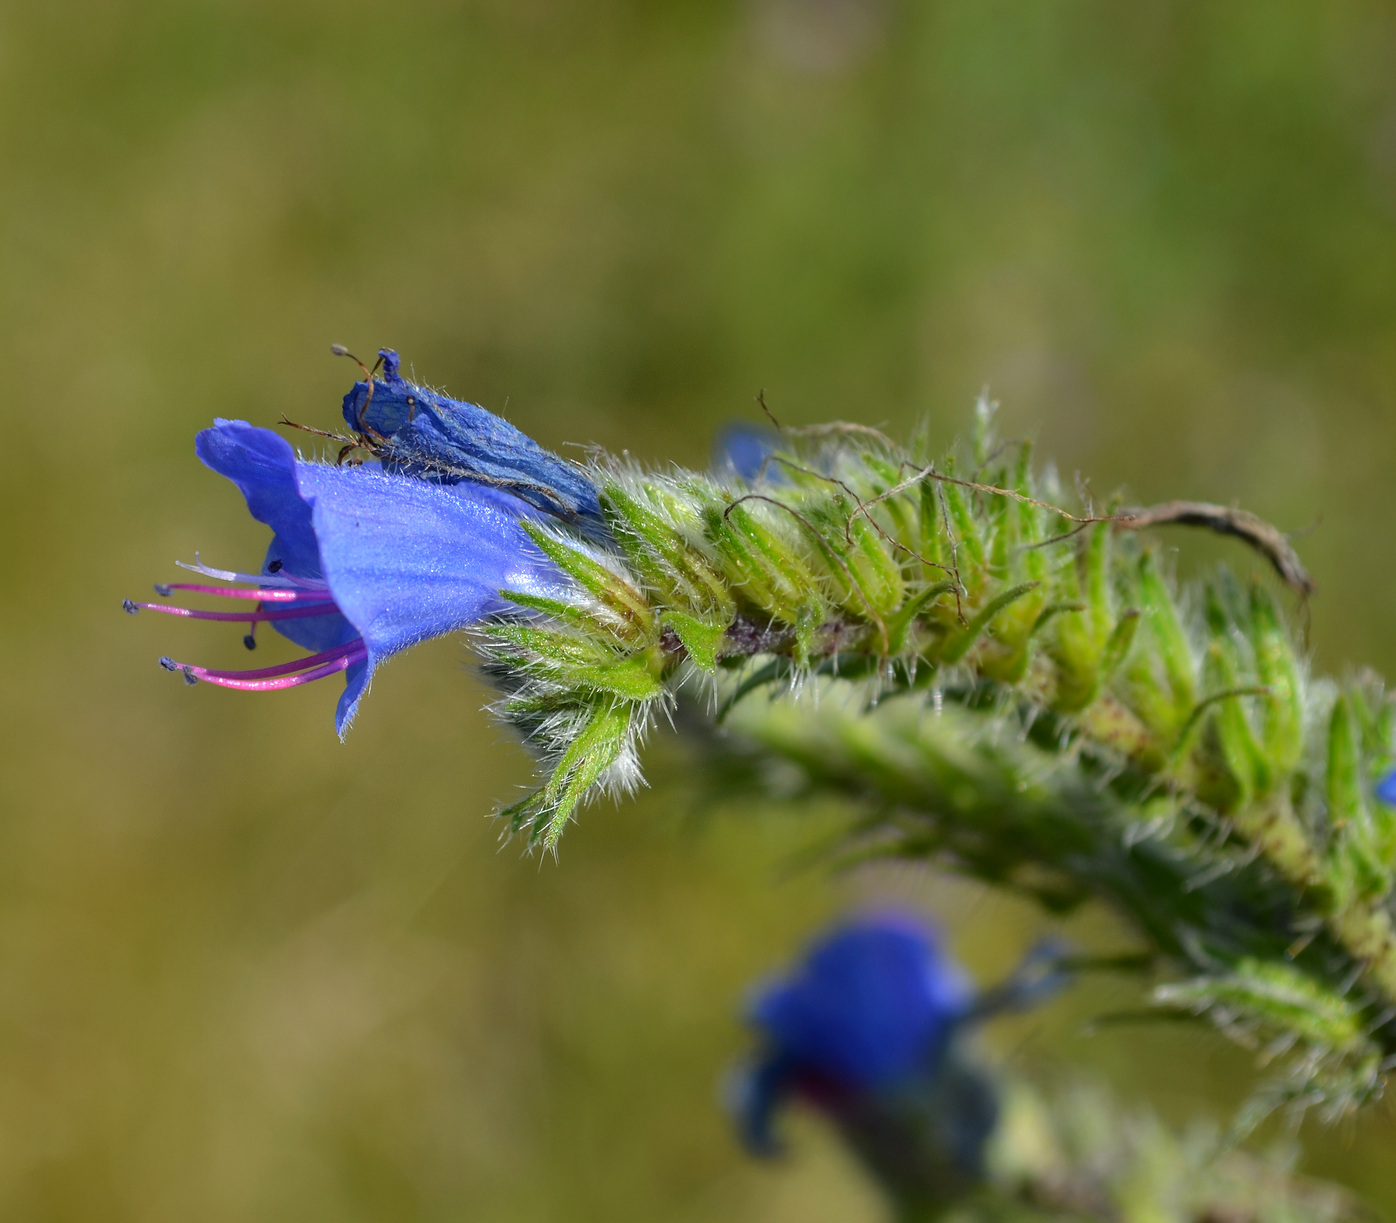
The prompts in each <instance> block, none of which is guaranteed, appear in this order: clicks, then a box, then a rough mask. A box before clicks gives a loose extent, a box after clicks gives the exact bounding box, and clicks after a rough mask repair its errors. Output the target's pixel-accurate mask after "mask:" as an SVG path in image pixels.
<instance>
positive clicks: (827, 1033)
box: [752, 916, 973, 1087]
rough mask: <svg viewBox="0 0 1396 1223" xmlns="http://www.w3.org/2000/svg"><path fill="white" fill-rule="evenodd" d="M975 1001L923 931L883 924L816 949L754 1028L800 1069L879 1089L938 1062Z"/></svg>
mask: <svg viewBox="0 0 1396 1223" xmlns="http://www.w3.org/2000/svg"><path fill="white" fill-rule="evenodd" d="M972 996H973V995H972V990H971V988H970V986H969V984H968V982H967V981H966V980H965V979H964V977H963V976H962V975H961V974H960V972H959V970H958V969H957V968H956V967H955V966H954V965H953V964H952V963H951V962H950V961H949V960H948V959H947V958H946V957H944V956H942V955H941V954H940V952H939V949H938V948H937V946H936V944H935V941H934V939H933V938H932V936H931V934H930V932H929V931H927V930H926V929H925V928H924V926H922V925H921V924H920V923H918V922H916V921H915V920H914V919H911V918H901V917H894V916H882V917H874V918H865V919H863V920H861V921H857V922H853V923H850V924H848V925H846V926H844V927H842V928H840V929H838V930H836V931H834V932H833V933H832V934H831V935H829V936H828V937H827V938H826V939H825V940H824V941H822V942H821V943H819V944H818V945H816V946H815V947H814V948H813V949H812V951H811V952H810V954H809V957H808V959H807V960H806V962H805V964H804V965H803V967H802V968H801V970H800V971H799V973H797V974H796V976H794V977H793V978H792V979H791V980H789V981H786V982H782V983H780V984H777V985H775V986H773V987H770V988H768V989H767V990H766V991H765V992H764V993H763V994H762V995H760V996H759V997H758V999H757V1000H756V1004H755V1006H754V1007H753V1013H752V1018H753V1019H754V1021H755V1022H756V1023H757V1024H759V1025H760V1026H761V1027H762V1028H764V1029H765V1031H766V1033H767V1034H768V1037H769V1038H770V1040H771V1042H772V1044H773V1045H774V1047H775V1048H777V1049H778V1050H780V1052H781V1053H782V1054H784V1055H785V1056H786V1057H787V1058H789V1059H790V1060H791V1061H792V1062H794V1063H796V1064H797V1065H799V1066H801V1067H804V1068H809V1069H811V1070H814V1071H817V1072H819V1073H822V1074H825V1075H829V1076H831V1077H833V1078H835V1079H837V1080H840V1081H842V1082H844V1083H846V1084H849V1085H851V1086H857V1087H880V1086H883V1085H886V1084H888V1083H890V1082H893V1081H895V1080H896V1079H898V1078H900V1077H903V1076H905V1075H909V1074H912V1073H915V1072H916V1071H917V1070H919V1069H921V1068H923V1067H924V1066H926V1064H927V1063H928V1061H930V1060H932V1059H933V1058H934V1057H936V1056H938V1054H939V1052H940V1051H941V1050H942V1049H943V1047H944V1045H945V1042H946V1040H947V1039H948V1037H949V1035H950V1032H951V1030H952V1029H953V1027H954V1025H955V1023H956V1022H957V1021H958V1020H959V1019H961V1018H962V1017H963V1016H964V1015H965V1014H966V1013H967V1012H968V1010H969V1007H970V1004H971V1000H972Z"/></svg>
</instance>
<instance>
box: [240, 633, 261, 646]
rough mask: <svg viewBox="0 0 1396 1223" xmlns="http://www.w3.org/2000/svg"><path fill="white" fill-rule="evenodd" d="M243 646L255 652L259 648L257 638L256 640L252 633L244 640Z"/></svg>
mask: <svg viewBox="0 0 1396 1223" xmlns="http://www.w3.org/2000/svg"><path fill="white" fill-rule="evenodd" d="M242 644H243V645H245V646H246V647H247V648H248V649H249V650H255V649H256V648H257V638H255V637H254V636H253V635H252V634H251V633H248V634H247V636H246V637H244V638H243V639H242Z"/></svg>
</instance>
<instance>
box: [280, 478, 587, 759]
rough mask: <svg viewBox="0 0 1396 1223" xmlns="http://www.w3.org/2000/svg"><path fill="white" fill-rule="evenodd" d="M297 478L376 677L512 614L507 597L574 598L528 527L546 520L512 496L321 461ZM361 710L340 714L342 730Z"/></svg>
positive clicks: (346, 708) (329, 574)
mask: <svg viewBox="0 0 1396 1223" xmlns="http://www.w3.org/2000/svg"><path fill="white" fill-rule="evenodd" d="M296 476H297V481H298V484H299V488H300V492H301V496H302V497H304V499H305V500H306V502H308V503H309V504H310V506H311V508H312V515H313V520H314V526H315V535H316V539H317V541H318V543H319V547H320V556H321V559H322V561H323V564H324V569H325V578H326V580H327V581H328V582H329V584H330V592H331V593H332V594H333V596H334V601H335V603H337V604H338V605H339V608H340V610H341V611H342V612H343V613H344V614H345V615H346V616H347V617H348V618H349V620H350V621H351V622H352V623H353V625H354V627H355V628H356V629H358V631H359V633H360V634H361V635H362V637H363V639H364V642H365V644H366V645H367V647H368V661H369V670H370V671H371V670H372V668H373V667H374V666H376V665H377V664H378V663H380V662H382V661H383V659H385V658H387V657H388V656H389V655H390V654H394V653H396V652H397V651H398V650H405V649H407V648H408V647H409V646H413V645H416V644H417V643H418V642H421V641H425V640H427V639H428V638H430V637H439V636H441V635H442V634H443V633H450V632H453V631H455V630H457V629H461V628H464V627H466V626H467V625H471V624H476V623H478V622H479V621H480V620H482V619H484V618H485V617H486V616H489V615H492V614H494V613H496V612H499V611H503V610H504V609H505V608H507V607H508V606H509V604H508V602H507V601H506V600H504V599H503V598H501V597H500V594H499V591H500V590H501V589H509V590H517V591H520V592H523V593H528V594H541V595H551V596H553V597H560V596H565V593H566V583H565V579H564V578H563V576H562V574H561V573H560V572H559V571H558V570H557V569H556V568H555V567H554V566H553V564H552V562H551V561H549V560H548V559H547V558H546V557H545V556H544V555H543V554H542V553H541V552H540V551H539V550H538V549H537V547H536V546H535V545H534V544H533V542H532V541H531V540H530V539H529V538H528V536H527V535H526V534H525V533H524V530H523V528H522V527H521V526H520V525H519V520H520V518H522V517H525V516H529V517H535V518H536V517H538V516H539V515H538V512H537V511H536V510H534V509H533V508H532V507H530V506H528V505H527V504H525V503H524V502H522V501H520V500H519V499H518V498H517V497H514V496H511V495H510V494H509V493H506V492H503V491H501V490H499V489H493V488H485V487H482V486H480V485H477V484H455V485H440V484H432V483H428V482H427V481H424V480H413V479H410V478H407V477H404V476H395V475H389V474H387V473H385V472H381V471H375V470H373V469H372V468H369V467H353V468H344V467H331V466H328V465H326V464H322V463H301V464H298V465H297V468H296ZM354 705H355V703H354V701H350V702H349V703H348V704H345V705H342V707H341V710H340V716H339V719H338V724H339V727H340V730H341V732H342V730H343V728H344V726H345V725H346V724H347V723H348V721H349V719H350V718H352V716H353V714H354Z"/></svg>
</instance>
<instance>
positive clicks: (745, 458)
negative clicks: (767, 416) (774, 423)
mask: <svg viewBox="0 0 1396 1223" xmlns="http://www.w3.org/2000/svg"><path fill="white" fill-rule="evenodd" d="M779 449H780V437H779V435H778V434H776V433H774V432H773V431H772V430H770V429H767V428H765V427H763V426H761V425H746V424H734V425H727V426H725V427H724V428H723V429H722V430H721V431H720V432H719V433H718V435H717V438H716V440H715V441H714V443H713V457H714V460H715V461H714V466H715V467H716V468H717V470H718V471H719V472H720V473H721V474H723V475H734V476H736V477H737V478H738V479H740V480H745V481H746V482H747V483H748V484H753V483H755V482H756V481H757V480H758V478H759V479H762V480H765V481H766V482H767V483H772V484H779V483H784V482H785V473H784V472H783V471H782V470H781V468H780V464H778V463H768V462H767V461H766V460H767V459H768V458H769V457H770V456H771V455H773V454H774V453H775V452H776V451H777V450H779Z"/></svg>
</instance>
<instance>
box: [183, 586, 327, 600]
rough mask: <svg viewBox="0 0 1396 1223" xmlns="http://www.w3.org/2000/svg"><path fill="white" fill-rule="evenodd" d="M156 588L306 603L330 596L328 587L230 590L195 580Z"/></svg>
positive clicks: (223, 597) (224, 596) (235, 597)
mask: <svg viewBox="0 0 1396 1223" xmlns="http://www.w3.org/2000/svg"><path fill="white" fill-rule="evenodd" d="M155 589H156V592H157V593H158V594H162V595H163V594H167V593H169V592H170V591H171V590H190V591H193V592H194V593H195V594H200V595H215V596H216V597H218V598H220V599H259V600H261V601H262V602H263V603H295V602H302V603H304V602H306V601H308V600H312V601H313V600H324V599H328V598H329V597H330V596H329V591H328V589H326V588H324V587H321V588H320V589H319V590H313V589H302V590H287V589H286V588H285V587H284V586H283V587H271V588H266V587H263V588H260V589H257V590H228V589H225V588H223V587H219V586H198V585H195V584H194V583H193V582H167V583H162V584H161V585H159V586H157V587H156V588H155Z"/></svg>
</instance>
